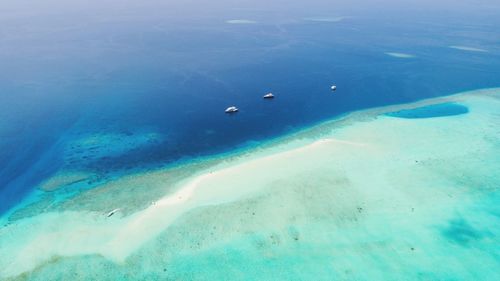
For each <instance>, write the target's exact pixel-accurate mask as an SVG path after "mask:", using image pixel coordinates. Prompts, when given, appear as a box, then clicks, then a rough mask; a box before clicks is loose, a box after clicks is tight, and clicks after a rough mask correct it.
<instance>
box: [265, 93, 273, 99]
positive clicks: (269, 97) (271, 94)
mask: <svg viewBox="0 0 500 281" xmlns="http://www.w3.org/2000/svg"><path fill="white" fill-rule="evenodd" d="M263 98H265V99H273V98H274V95H273V93H268V94H265V95H264V96H263Z"/></svg>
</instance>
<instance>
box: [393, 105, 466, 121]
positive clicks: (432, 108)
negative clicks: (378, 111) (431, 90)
mask: <svg viewBox="0 0 500 281" xmlns="http://www.w3.org/2000/svg"><path fill="white" fill-rule="evenodd" d="M467 112H469V109H468V108H467V107H466V106H464V105H461V104H456V103H452V102H446V103H440V104H432V105H427V106H422V107H417V108H413V109H403V110H399V111H395V112H389V113H386V114H385V115H387V116H391V117H399V118H408V119H415V118H417V119H418V118H433V117H445V116H454V115H460V114H465V113H467Z"/></svg>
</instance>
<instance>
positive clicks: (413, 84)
mask: <svg viewBox="0 0 500 281" xmlns="http://www.w3.org/2000/svg"><path fill="white" fill-rule="evenodd" d="M2 6H4V8H5V9H4V8H2V9H0V62H1V65H2V67H1V68H0V85H1V86H0V216H1V217H2V220H1V221H5V226H7V225H10V224H11V223H12V224H15V223H16V221H18V220H22V219H23V218H30V217H34V216H36V215H38V214H44V213H46V212H47V213H51V212H52V211H54V209H51V208H52V207H51V206H56V205H57V206H58V207H57V208H58V209H60V210H64V208H65V206H70V205H72V202H73V200H76V201H78V198H81V197H79V196H84V197H85V196H88V194H93V196H96V195H95V194H99V190H101V188H102V187H103V186H108V185H109V184H113V183H114V182H116V181H120V180H121V179H123V178H127V177H131V176H132V177H133V176H134V175H140V174H147V173H149V172H153V173H156V172H157V171H159V170H162V169H175V168H176V167H180V169H181V171H182V173H183V174H182V175H186V177H183V178H182V179H185V178H189V177H190V175H189V171H187V170H185V169H184V170H183V169H182V167H184V166H183V165H194V166H195V167H196V168H193V171H194V172H193V173H198V172H200V171H201V170H202V168H199V167H198V166H203V167H204V165H205V164H204V163H206V161H212V160H211V159H213V158H214V157H215V158H216V159H219V158H222V159H223V158H224V155H231V154H232V153H235V152H238V153H239V152H242V153H244V152H245V151H247V150H249V151H254V150H259V149H261V148H262V147H268V146H269V143H270V142H273V140H276V139H279V138H281V137H283V136H286V135H290V134H294V133H296V132H300V131H302V130H307V129H308V128H313V127H314V126H315V125H318V124H322V123H323V122H326V121H328V120H332V119H335V118H339V117H341V116H345V115H346V114H348V113H351V112H356V111H360V110H369V109H372V108H376V107H381V106H391V105H398V104H406V103H411V102H416V101H420V100H424V99H429V98H436V97H442V96H447V95H451V94H455V93H459V92H464V91H469V90H476V89H483V88H492V87H498V86H499V85H500V80H499V77H500V31H499V30H498V26H500V17H498V15H499V14H500V4H499V3H496V2H495V1H481V2H480V3H473V2H470V1H459V3H456V2H452V1H444V2H441V3H433V2H432V1H424V2H422V1H410V2H408V3H406V2H405V3H399V2H396V1H380V2H377V3H363V2H362V1H354V2H349V1H339V2H331V1H313V2H312V3H307V4H306V3H299V2H297V3H295V2H294V3H289V1H273V2H272V3H269V1H248V2H247V1H237V2H233V1H221V0H218V1H215V2H213V3H212V2H210V3H209V2H206V1H201V2H200V1H167V2H165V1H156V0H155V1H147V2H144V1H141V2H139V1H108V2H105V3H102V1H90V2H89V1H75V2H73V1H72V2H71V3H68V2H66V1H59V0H51V1H48V2H46V3H38V2H36V1H31V0H30V1H23V2H18V3H4V4H2ZM332 85H336V86H337V90H336V91H334V92H333V91H331V90H330V87H331V86H332ZM268 92H272V93H273V94H274V95H275V98H274V99H272V100H264V99H263V98H262V96H263V95H264V94H266V93H268ZM233 105H234V106H237V107H238V108H239V112H238V113H236V114H225V113H224V110H225V109H226V108H227V107H229V106H233ZM461 113H463V112H459V113H458V114H461ZM430 114H432V113H430ZM389 116H390V114H389ZM433 117H434V116H433ZM217 157H219V158H217ZM207 159H208V160H207ZM204 161H205V162H204ZM217 161H218V160H217ZM280 163H281V162H280ZM196 165H198V166H196ZM177 176H178V175H177ZM179 177H180V176H179ZM174 178H175V176H174ZM168 180H170V178H169V179H168ZM171 180H172V182H176V180H177V178H175V179H171ZM155 184H156V182H155ZM176 184H177V182H176ZM103 190H105V189H103ZM89 192H90V193H89ZM134 192H135V193H130V194H129V195H130V196H132V195H133V196H145V198H146V197H147V198H148V199H147V200H153V201H154V200H156V199H155V198H159V197H161V195H162V193H161V191H159V189H155V191H154V192H152V193H151V194H149V195H147V194H148V192H149V186H148V185H147V184H143V183H140V184H138V185H137V190H135V191H134ZM141 194H142V195H141ZM120 196H121V195H120ZM148 196H149V197H148ZM106 198H107V197H106ZM495 198H496V197H495ZM89 200H90V201H91V200H92V199H89ZM99 200H102V198H101V199H99V198H97V199H96V201H99ZM108 200H109V198H108ZM137 200H138V201H141V200H140V199H137ZM145 200H146V199H143V200H142V201H141V203H137V204H138V206H139V207H137V208H138V209H140V208H141V207H143V204H144V202H145ZM90 201H89V202H90ZM65 204H66V205H65ZM99 204H101V205H99V206H102V203H99ZM82 206H84V207H82V208H86V207H88V210H90V211H96V210H97V209H98V208H97V207H95V206H94V207H92V202H90V203H89V205H88V206H87V205H85V204H84V205H82ZM73 207H74V206H72V208H73ZM99 208H100V207H99ZM99 210H100V209H99ZM134 210H135V209H134ZM103 211H105V210H103ZM107 211H109V210H107ZM130 213H132V211H130ZM457 221H459V220H458V219H457ZM314 227H315V226H314ZM460 227H461V226H459V228H460ZM299 228H300V227H299ZM320 228H321V227H320ZM290 231H291V232H294V230H290ZM290 235H291V236H293V234H290ZM238 239H239V238H238ZM256 239H257V238H256ZM322 239H323V238H322ZM495 239H496V240H495V241H497V238H495ZM0 240H1V237H0ZM235 241H236V240H234V241H233V242H231V243H240V242H241V241H240V242H238V241H239V240H238V241H236V242H235ZM242 243H246V242H242ZM256 243H258V242H256ZM266 243H267V242H266ZM328 245H330V246H332V245H331V244H328ZM177 246H178V245H177ZM247 246H248V245H246V244H245V246H242V247H247ZM174 248H175V247H174ZM217 249H218V250H217V251H222V252H220V253H219V254H220V255H230V254H231V253H229V252H230V251H229V250H228V251H229V252H224V251H226V250H224V249H225V248H221V249H222V250H221V249H219V248H217ZM305 250H306V248H304V249H301V251H305ZM245 258H249V259H251V260H253V261H255V259H254V258H252V257H245ZM84 259H85V258H84ZM175 262H179V261H178V260H175ZM203 262H204V263H206V262H208V261H206V260H204V261H203ZM293 263H294V264H296V265H298V264H300V263H301V261H297V260H294V261H293ZM214 274H215V273H214ZM42 276H43V275H42ZM186 276H187V275H186ZM211 276H212V277H213V278H215V279H218V280H222V279H220V278H219V277H217V276H218V275H211ZM398 276H399V275H398ZM0 277H1V275H0ZM115 277H116V276H115ZM115 277H113V278H115ZM184 277H185V276H184ZM358 277H359V276H358ZM283 278H285V279H286V278H288V276H284V277H283ZM304 278H305V276H302V279H304ZM359 278H361V279H362V277H359ZM181 279H183V278H181ZM193 279H195V278H193ZM255 279H256V280H258V279H259V278H258V276H255ZM299 279H300V278H299ZM306 279H307V278H306ZM288 280H289V279H288ZM485 280H486V279H485Z"/></svg>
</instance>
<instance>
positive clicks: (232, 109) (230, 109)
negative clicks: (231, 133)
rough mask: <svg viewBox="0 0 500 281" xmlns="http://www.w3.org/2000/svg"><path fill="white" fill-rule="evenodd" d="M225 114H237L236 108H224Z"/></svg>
mask: <svg viewBox="0 0 500 281" xmlns="http://www.w3.org/2000/svg"><path fill="white" fill-rule="evenodd" d="M225 112H226V113H234V112H238V108H237V107H236V106H230V107H228V108H226V111H225Z"/></svg>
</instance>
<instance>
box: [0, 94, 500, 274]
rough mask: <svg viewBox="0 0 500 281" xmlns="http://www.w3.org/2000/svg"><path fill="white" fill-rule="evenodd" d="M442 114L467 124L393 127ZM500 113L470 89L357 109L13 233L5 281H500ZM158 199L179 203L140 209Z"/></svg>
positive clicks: (98, 194) (6, 250)
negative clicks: (411, 114)
mask: <svg viewBox="0 0 500 281" xmlns="http://www.w3.org/2000/svg"><path fill="white" fill-rule="evenodd" d="M443 102H455V103H458V104H461V105H464V106H466V107H468V109H469V112H468V113H466V114H462V115H454V116H444V117H437V118H425V119H403V118H395V117H390V116H386V115H384V114H385V113H387V112H392V111H397V110H401V109H411V108H415V107H420V106H425V105H430V104H437V103H443ZM499 112H500V89H489V90H480V91H474V92H468V93H463V94H459V95H454V96H449V97H444V98H437V99H431V100H425V101H422V102H418V103H413V104H406V105H398V106H391V107H384V108H376V109H372V110H367V111H361V112H355V113H353V114H350V115H348V116H346V117H344V118H342V119H339V120H334V121H330V122H326V123H324V124H321V125H318V126H316V127H313V128H310V129H307V130H304V131H301V132H298V133H296V134H293V135H290V136H287V137H284V138H282V139H280V140H278V141H275V142H273V143H272V144H269V145H266V146H264V147H263V148H255V149H252V150H250V151H246V152H243V153H241V154H238V155H236V156H231V157H228V158H226V159H222V160H220V161H215V162H214V161H212V160H207V162H209V161H212V162H213V163H212V164H210V165H208V164H207V165H205V166H204V165H201V166H197V167H198V168H196V169H194V168H193V166H192V165H186V166H185V167H180V168H176V170H175V171H176V172H175V174H184V175H187V176H185V177H179V178H175V177H174V180H173V179H172V177H171V173H172V171H171V170H165V171H155V172H151V173H143V174H138V175H130V176H128V177H126V178H123V179H119V180H117V182H116V183H110V184H108V185H106V186H103V187H101V188H97V190H92V191H89V192H90V193H91V194H92V197H93V199H94V200H88V199H87V200H85V202H86V204H85V205H84V206H85V208H83V209H78V208H74V206H71V204H67V205H63V206H64V207H61V208H60V209H59V210H58V211H57V212H56V211H51V212H45V213H40V214H38V215H34V216H31V217H27V218H24V219H19V220H16V221H13V222H12V223H10V224H8V225H6V226H4V227H2V228H1V229H0V249H2V255H0V278H5V279H7V278H9V279H10V278H12V279H33V280H51V279H54V278H56V277H57V278H62V279H69V278H71V279H82V280H88V279H100V280H117V279H120V280H124V279H149V280H151V279H169V278H170V279H173V280H177V279H178V280H235V279H236V280H277V279H278V280H332V279H343V280H377V279H380V280H429V279H432V280H436V279H437V280H443V279H453V280H495V279H500V272H499V271H498V268H499V267H500V260H499V256H500V247H498V245H499V242H500V238H499V237H500V229H499V228H498V225H499V222H500V216H499V213H500V212H499V211H500V210H499V209H498V205H499V204H498V202H499V198H500V197H499V195H498V188H499V183H500V174H499V173H498V171H500V125H499V124H500V114H499ZM200 161H204V160H200ZM198 165H199V163H198ZM200 167H201V168H200ZM190 171H191V173H190ZM167 175H168V176H167ZM117 186H118V187H119V188H120V189H121V192H122V193H123V192H127V191H128V192H129V193H128V194H127V195H128V196H124V197H120V196H118V197H117V199H116V200H118V201H117V202H120V206H117V205H116V204H114V200H113V198H114V197H115V191H116V190H117V189H116V187H117ZM136 186H142V187H143V188H140V189H137V188H135V187H136ZM148 186H151V187H153V186H154V187H155V188H160V187H161V188H162V189H163V190H164V193H165V195H164V196H162V197H158V198H156V199H154V200H151V201H150V202H149V203H148V204H147V205H141V206H142V207H141V208H138V209H137V210H133V211H130V212H126V211H125V210H126V209H127V205H128V204H127V201H126V200H129V201H130V204H131V205H134V204H135V201H136V200H137V197H141V196H144V195H143V194H144V193H147V192H148V190H147V187H148ZM99 190H100V191H99ZM156 190H158V189H156ZM85 196H88V195H86V194H82V195H80V197H85ZM94 201H95V203H94V204H95V205H94V206H93V205H92V204H93V202H94ZM72 202H74V204H75V205H78V204H79V203H78V202H79V201H78V198H75V199H74V200H72ZM102 202H108V203H109V205H108V206H109V207H107V208H106V207H103V203H102ZM80 205H81V204H80ZM96 206H99V208H101V211H96ZM32 208H35V207H32ZM114 208H122V209H123V210H124V211H118V212H117V213H116V214H114V215H113V216H111V217H107V216H106V214H107V213H108V212H109V211H110V210H112V209H114ZM89 268H91V269H92V270H89Z"/></svg>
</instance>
